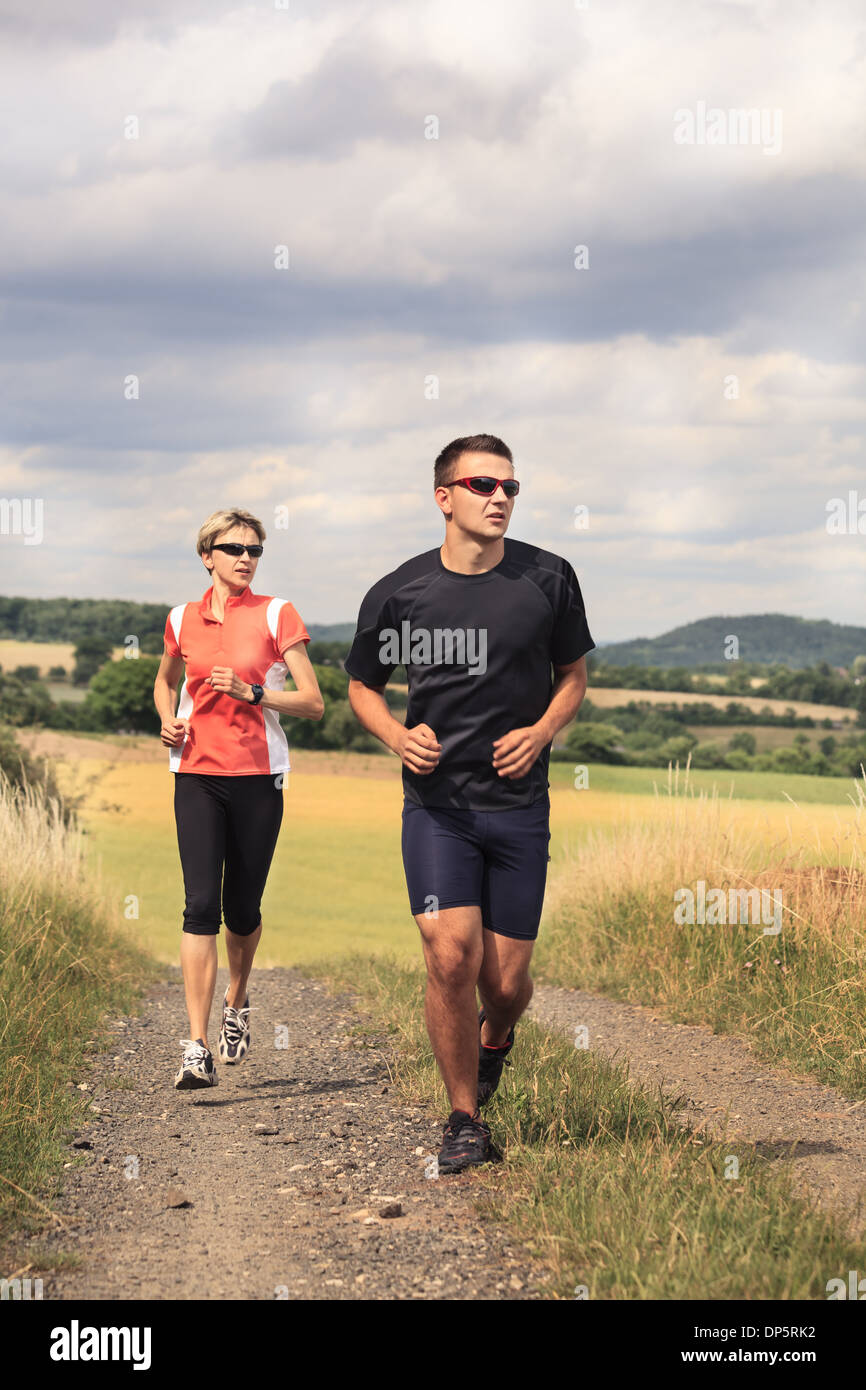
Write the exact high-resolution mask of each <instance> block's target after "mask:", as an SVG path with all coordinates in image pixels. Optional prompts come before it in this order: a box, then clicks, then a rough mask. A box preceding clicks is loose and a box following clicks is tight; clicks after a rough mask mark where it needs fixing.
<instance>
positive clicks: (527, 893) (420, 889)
mask: <svg viewBox="0 0 866 1390" xmlns="http://www.w3.org/2000/svg"><path fill="white" fill-rule="evenodd" d="M549 851H550V799H549V797H545V798H544V799H543V800H541V801H536V802H535V803H534V804H533V805H531V806H512V807H508V808H507V809H506V810H503V811H467V810H464V809H462V808H461V809H451V808H450V807H445V806H418V805H416V804H415V803H414V802H410V801H406V802H405V803H404V805H403V867H404V869H405V871H406V886H407V888H408V890H409V905H410V908H411V910H412V913H413V915H414V916H417V915H418V914H420V913H426V914H429V915H431V916H432V915H433V914H434V913H435V912H436V911H439V910H441V909H444V908H448V907H466V906H477V907H480V908H481V921H482V924H483V925H484V926H485V927H486V928H487V930H488V931H492V932H498V933H499V935H500V936H511V937H516V938H518V939H519V940H523V941H534V940H535V939H536V937H537V936H538V924H539V922H540V920H541V908H542V904H543V902H544V887H545V883H546V881H547V864H548V860H549V857H550V855H549Z"/></svg>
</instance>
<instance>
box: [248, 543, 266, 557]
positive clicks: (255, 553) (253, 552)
mask: <svg viewBox="0 0 866 1390" xmlns="http://www.w3.org/2000/svg"><path fill="white" fill-rule="evenodd" d="M262 549H263V547H262V546H260V545H248V546H247V550H248V551H249V554H250V557H251V558H252V559H253V560H257V559H258V558H259V556H260V555H261V553H262Z"/></svg>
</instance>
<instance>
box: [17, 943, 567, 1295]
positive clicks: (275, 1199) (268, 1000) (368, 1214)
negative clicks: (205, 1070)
mask: <svg viewBox="0 0 866 1390" xmlns="http://www.w3.org/2000/svg"><path fill="white" fill-rule="evenodd" d="M226 981H227V977H226V975H225V973H224V972H223V971H220V974H219V978H218V981H217V994H216V998H217V999H218V1000H222V997H223V993H224V989H225V985H226ZM251 983H252V988H251V1001H250V1002H251V1004H252V1006H253V1013H252V1016H251V1024H252V1029H253V1046H252V1048H251V1051H250V1053H249V1056H248V1057H247V1059H246V1061H245V1062H244V1063H243V1064H242V1065H241V1066H239V1067H236V1068H230V1067H223V1066H219V1073H220V1083H219V1085H218V1086H217V1087H216V1088H215V1089H214V1090H208V1091H192V1092H178V1091H175V1090H174V1088H173V1079H174V1074H175V1071H176V1069H177V1067H178V1065H179V1063H180V1056H181V1049H180V1048H179V1047H178V1046H177V1040H178V1039H179V1038H182V1037H185V1036H186V1034H187V1023H186V1016H185V1011H184V1007H183V990H182V984H181V981H180V975H179V972H173V978H171V979H169V981H168V982H167V983H165V984H162V985H159V986H157V987H156V989H155V990H153V991H152V992H151V994H150V995H149V996H148V997H147V999H146V1000H145V1001H144V1003H143V1005H142V1014H141V1016H140V1017H138V1018H127V1019H124V1020H122V1021H119V1022H117V1023H115V1024H114V1025H113V1030H114V1032H115V1033H116V1037H117V1042H116V1044H115V1046H114V1047H112V1048H111V1049H110V1050H109V1051H108V1052H105V1053H101V1054H99V1055H98V1056H97V1057H96V1058H95V1060H94V1065H93V1069H92V1071H90V1072H88V1073H87V1074H86V1076H84V1077H82V1083H84V1084H88V1085H90V1086H91V1088H92V1089H91V1095H92V1097H93V1102H94V1108H97V1107H98V1108H99V1110H100V1111H101V1113H100V1114H98V1115H94V1116H93V1119H92V1121H91V1123H90V1124H88V1126H87V1127H86V1129H84V1130H83V1131H82V1132H81V1134H79V1135H78V1136H76V1139H77V1142H78V1143H79V1144H81V1143H84V1144H88V1145H90V1146H91V1147H87V1148H79V1149H77V1150H76V1149H74V1148H72V1147H70V1159H71V1160H74V1161H75V1162H76V1166H73V1167H71V1168H70V1169H69V1171H68V1177H67V1179H66V1181H65V1184H64V1191H63V1195H62V1197H61V1198H60V1199H59V1200H58V1201H55V1203H54V1204H53V1205H54V1210H55V1211H56V1212H57V1213H58V1215H59V1216H60V1217H61V1218H62V1219H63V1220H64V1222H65V1223H66V1225H67V1228H68V1229H67V1230H65V1231H64V1230H57V1231H56V1232H55V1233H54V1234H52V1235H51V1236H50V1237H49V1238H48V1242H47V1243H50V1244H56V1246H57V1247H58V1248H59V1249H60V1250H62V1251H71V1252H74V1253H76V1254H78V1255H79V1256H81V1257H82V1263H81V1265H80V1267H79V1268H77V1269H72V1270H69V1271H58V1272H55V1273H46V1274H45V1275H44V1276H43V1282H44V1297H45V1298H46V1299H47V1298H53V1299H70V1298H86V1299H128V1298H151V1299H160V1298H163V1299H165V1298H169V1299H186V1298H219V1299H224V1298H237V1299H275V1298H286V1297H288V1298H308V1299H412V1298H417V1299H454V1298H456V1299H473V1298H483V1299H527V1298H536V1297H539V1285H540V1283H541V1281H542V1278H543V1277H544V1275H543V1270H542V1269H541V1267H540V1266H537V1265H533V1263H532V1262H531V1261H530V1259H529V1257H528V1256H527V1255H526V1254H525V1253H524V1252H522V1251H521V1250H520V1249H519V1248H516V1247H514V1246H513V1245H512V1243H511V1242H510V1240H509V1238H508V1235H507V1234H506V1233H504V1232H503V1231H502V1230H501V1229H498V1228H495V1227H492V1226H490V1225H489V1224H484V1225H482V1224H481V1223H480V1222H479V1219H478V1217H477V1215H476V1212H475V1194H476V1193H477V1190H478V1189H477V1180H478V1176H479V1175H478V1174H473V1173H463V1174H458V1175H452V1176H448V1177H442V1178H438V1179H428V1178H427V1177H425V1158H426V1156H428V1155H430V1154H435V1152H436V1150H437V1149H438V1147H439V1143H440V1141H441V1132H442V1120H440V1119H439V1118H438V1116H436V1115H434V1114H432V1113H431V1112H430V1111H429V1110H428V1109H426V1108H421V1107H420V1106H412V1105H407V1104H405V1103H404V1102H403V1101H402V1100H401V1099H400V1098H399V1096H398V1095H397V1093H396V1092H395V1091H394V1090H393V1088H392V1087H391V1083H390V1075H389V1070H388V1065H387V1052H386V1050H384V1048H383V1046H382V1045H381V1043H380V1040H374V1039H373V1038H372V1037H371V1036H370V1035H369V1034H366V1035H363V1036H361V1037H359V1036H358V1035H357V1034H353V1032H352V1030H353V1029H354V1028H355V1027H356V1025H357V1024H358V1022H359V1014H358V1013H357V1012H356V1010H355V1009H354V1008H353V1005H352V1001H351V999H350V998H349V996H347V995H340V996H336V997H335V996H331V995H329V994H328V993H327V991H326V989H325V987H324V986H323V985H321V984H319V983H317V982H315V981H310V980H306V979H304V978H303V977H302V976H300V975H297V974H295V973H293V972H292V971H290V970H282V969H275V970H262V971H258V972H256V973H255V974H254V976H253V979H252V982H251ZM214 1015H215V1016H216V1018H217V1026H218V1021H219V1015H218V1013H217V1009H216V1004H215V1007H214ZM212 1017H213V1016H212ZM280 1025H284V1026H285V1027H286V1029H287V1034H288V1037H287V1041H288V1046H286V1047H278V1046H275V1042H276V1041H277V1040H279V1041H280V1042H283V1041H285V1035H279V1034H278V1033H277V1028H278V1027H279V1026H280ZM210 1043H211V1047H212V1048H214V1049H215V1048H216V1035H212V1036H211V1038H210ZM218 1065H219V1064H218ZM119 1082H122V1083H123V1085H122V1086H121V1087H119V1086H118V1083H119ZM127 1086H128V1087H129V1089H126V1088H125V1087H127ZM79 1162H80V1163H81V1166H77V1164H78V1163H79ZM136 1173H137V1176H135V1174H136ZM127 1174H129V1176H127ZM179 1203H185V1205H179ZM395 1205H399V1209H400V1210H401V1213H402V1214H401V1215H393V1216H382V1215H381V1214H380V1213H381V1212H382V1211H383V1210H386V1209H387V1208H388V1207H391V1208H392V1210H393V1209H394V1207H395ZM39 1243H40V1244H43V1245H44V1244H45V1243H46V1238H45V1237H44V1236H42V1237H40V1242H39ZM26 1263H27V1257H26V1250H24V1251H23V1258H21V1264H22V1265H24V1264H26Z"/></svg>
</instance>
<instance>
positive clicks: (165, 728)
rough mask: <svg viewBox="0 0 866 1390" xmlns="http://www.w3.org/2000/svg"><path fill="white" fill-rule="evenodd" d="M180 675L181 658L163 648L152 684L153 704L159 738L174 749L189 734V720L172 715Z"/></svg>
mask: <svg viewBox="0 0 866 1390" xmlns="http://www.w3.org/2000/svg"><path fill="white" fill-rule="evenodd" d="M182 675H183V657H181V656H172V655H171V653H170V652H169V651H166V650H165V648H163V653H162V661H161V662H160V663H159V670H158V671H157V673H156V680H155V681H154V683H153V703H154V704H155V705H156V712H157V714H158V715H159V718H160V721H161V723H162V729H161V730H160V737H161V738H162V741H163V743H164V744H165V745H166V747H168V748H174V747H176V746H177V744H179V743H183V740H184V736H185V735H186V734H188V733H189V720H188V719H176V718H175V714H174V711H175V708H176V702H177V687H178V685H179V684H180V678H181V676H182Z"/></svg>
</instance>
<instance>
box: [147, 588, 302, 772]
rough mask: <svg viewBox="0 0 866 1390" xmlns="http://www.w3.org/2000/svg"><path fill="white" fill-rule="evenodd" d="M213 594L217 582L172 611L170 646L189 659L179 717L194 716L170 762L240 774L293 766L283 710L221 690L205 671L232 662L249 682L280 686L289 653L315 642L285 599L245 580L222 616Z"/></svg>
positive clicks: (175, 766)
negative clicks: (268, 594)
mask: <svg viewBox="0 0 866 1390" xmlns="http://www.w3.org/2000/svg"><path fill="white" fill-rule="evenodd" d="M212 598H213V585H211V587H210V588H209V589H208V591H207V593H206V594H203V595H202V598H201V601H200V602H199V603H181V604H178V606H177V607H176V608H172V610H171V612H170V613H169V615H168V617H167V618H166V622H165V646H166V651H168V652H169V653H170V654H171V655H172V656H179V657H182V659H183V662H184V665H185V667H186V679H185V680H184V683H183V686H182V687H181V693H180V700H179V702H178V707H177V718H178V719H188V720H189V721H190V731H189V733H188V734H187V735H185V737H184V741H183V743H182V744H179V745H178V746H177V747H176V748H171V749H170V750H169V760H168V765H169V769H170V770H171V771H172V772H207V773H212V774H217V775H223V776H235V777H244V776H250V775H252V774H254V773H259V774H261V773H264V772H271V773H279V772H289V771H290V765H289V745H288V743H287V742H286V736H285V734H284V733H283V730H282V728H281V727H280V720H279V715H278V714H277V711H276V710H273V709H263V708H262V706H261V705H251V704H250V703H249V702H248V701H246V700H236V699H235V698H234V696H233V695H225V694H220V692H219V691H217V690H214V688H213V686H211V685H208V684H207V677H208V676H209V675H210V673H211V671H212V670H213V668H214V666H230V667H231V669H232V670H233V671H234V673H235V675H236V676H239V677H240V679H241V680H242V681H246V682H247V683H248V684H249V685H263V686H264V687H265V688H266V689H267V690H282V689H283V688H284V685H285V679H286V675H287V674H288V667H287V666H286V663H285V661H284V660H283V653H284V652H285V651H286V649H287V648H288V647H292V646H294V644H295V643H296V642H309V640H310V634H309V633H308V632H307V630H306V628H305V627H304V624H303V622H302V621H301V619H300V617H299V615H298V613H297V612H296V610H295V609H294V608H293V607H292V605H291V604H290V603H289V602H288V600H287V599H284V598H269V597H266V596H265V595H263V594H254V593H253V592H252V591H251V589H250V588H249V587H247V588H246V589H245V590H244V591H243V593H242V594H231V595H229V597H228V598H227V599H226V601H225V614H224V617H223V620H222V622H220V620H219V619H218V618H216V617H214V614H213V610H212V608H211V600H212Z"/></svg>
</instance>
